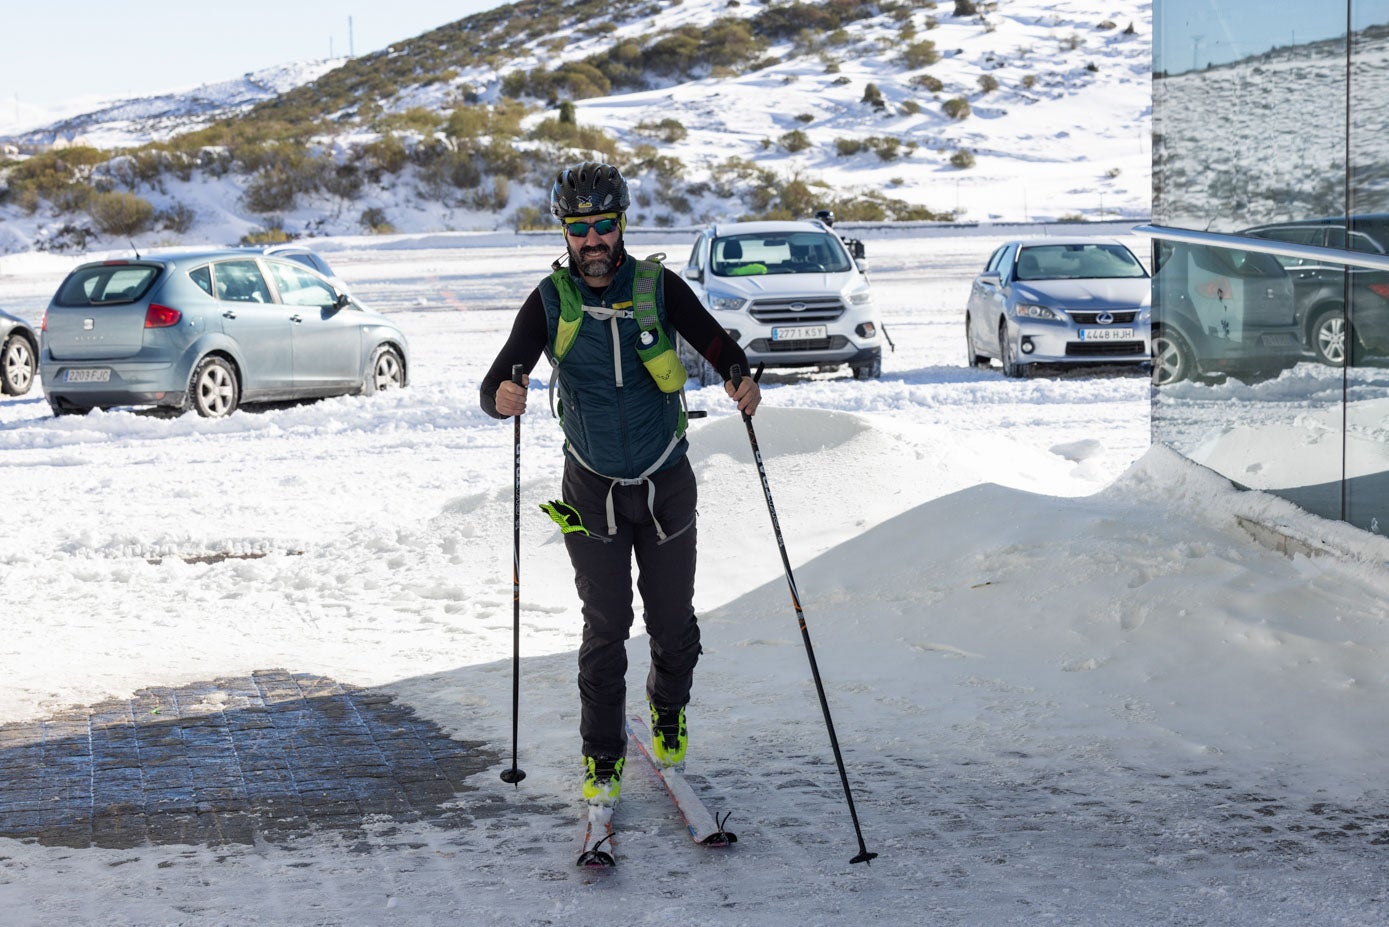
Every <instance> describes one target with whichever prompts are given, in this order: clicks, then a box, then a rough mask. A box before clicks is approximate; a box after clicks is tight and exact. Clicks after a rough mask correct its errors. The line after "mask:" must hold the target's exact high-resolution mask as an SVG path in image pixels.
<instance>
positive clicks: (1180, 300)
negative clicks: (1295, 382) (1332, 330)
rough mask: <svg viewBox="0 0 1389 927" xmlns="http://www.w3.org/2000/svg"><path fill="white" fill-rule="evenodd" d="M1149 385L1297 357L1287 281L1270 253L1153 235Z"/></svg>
mask: <svg viewBox="0 0 1389 927" xmlns="http://www.w3.org/2000/svg"><path fill="white" fill-rule="evenodd" d="M1152 311H1153V337H1152V344H1153V385H1154V386H1159V387H1160V386H1165V385H1167V384H1169V383H1176V382H1178V381H1181V380H1189V379H1200V378H1205V377H1211V378H1217V379H1218V378H1221V377H1224V376H1226V375H1232V376H1237V377H1242V378H1246V379H1249V378H1254V379H1262V378H1266V377H1273V376H1277V375H1278V374H1279V373H1280V372H1282V371H1283V370H1286V369H1288V368H1290V367H1293V366H1294V365H1296V364H1297V362H1298V360H1299V359H1300V358H1301V357H1302V349H1301V345H1300V344H1299V343H1298V329H1297V310H1296V306H1295V304H1294V299H1293V286H1292V281H1291V280H1289V279H1288V275H1287V273H1286V272H1285V271H1284V270H1283V268H1282V266H1280V265H1279V263H1278V262H1277V261H1275V260H1274V259H1273V256H1272V255H1269V254H1262V253H1260V252H1257V251H1245V250H1238V249H1233V248H1216V247H1212V246H1208V245H1194V244H1186V243H1184V242H1172V241H1158V242H1157V243H1156V246H1155V248H1154V259H1153V308H1152Z"/></svg>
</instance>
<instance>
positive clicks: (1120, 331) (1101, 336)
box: [1080, 328, 1133, 341]
mask: <svg viewBox="0 0 1389 927" xmlns="http://www.w3.org/2000/svg"><path fill="white" fill-rule="evenodd" d="M1132 338H1133V329H1131V328H1082V329H1081V330H1080V340H1081V341H1129V340H1130V339H1132Z"/></svg>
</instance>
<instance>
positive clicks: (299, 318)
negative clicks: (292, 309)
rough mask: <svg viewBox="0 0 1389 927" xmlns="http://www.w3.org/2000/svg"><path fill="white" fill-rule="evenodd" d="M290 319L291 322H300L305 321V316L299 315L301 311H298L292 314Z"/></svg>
mask: <svg viewBox="0 0 1389 927" xmlns="http://www.w3.org/2000/svg"><path fill="white" fill-rule="evenodd" d="M289 320H290V321H291V322H295V323H298V322H303V321H304V317H303V316H302V315H299V313H297V312H296V313H295V314H294V315H292V316H290V317H289Z"/></svg>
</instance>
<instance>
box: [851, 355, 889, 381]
mask: <svg viewBox="0 0 1389 927" xmlns="http://www.w3.org/2000/svg"><path fill="white" fill-rule="evenodd" d="M852 369H853V371H854V379H855V380H876V379H878V378H879V377H881V376H882V375H883V356H882V354H875V355H873V359H872V360H871V361H869V362H868V363H866V364H855V365H854V367H853V368H852Z"/></svg>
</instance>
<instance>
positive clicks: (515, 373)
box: [511, 364, 526, 386]
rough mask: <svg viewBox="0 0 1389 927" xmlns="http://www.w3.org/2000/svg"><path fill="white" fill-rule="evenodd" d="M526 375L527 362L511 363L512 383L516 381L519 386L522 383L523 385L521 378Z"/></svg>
mask: <svg viewBox="0 0 1389 927" xmlns="http://www.w3.org/2000/svg"><path fill="white" fill-rule="evenodd" d="M525 375H526V365H525V364H512V365H511V382H512V383H515V384H516V385H517V386H520V385H521V378H522V377H524V376H525Z"/></svg>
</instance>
